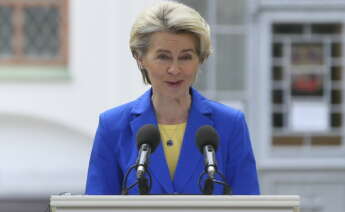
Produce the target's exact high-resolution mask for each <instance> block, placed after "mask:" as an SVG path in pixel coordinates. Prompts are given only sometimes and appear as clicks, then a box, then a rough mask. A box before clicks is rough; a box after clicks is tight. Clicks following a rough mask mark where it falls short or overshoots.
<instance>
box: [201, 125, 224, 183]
mask: <svg viewBox="0 0 345 212" xmlns="http://www.w3.org/2000/svg"><path fill="white" fill-rule="evenodd" d="M218 142H219V137H218V134H217V132H216V130H215V129H214V128H213V127H212V126H209V125H205V126H202V127H200V128H199V130H198V131H197V133H196V145H197V147H198V149H199V150H200V152H201V153H202V154H204V157H205V170H206V171H207V173H208V176H209V177H210V178H211V179H214V176H215V173H217V161H216V151H217V147H218Z"/></svg>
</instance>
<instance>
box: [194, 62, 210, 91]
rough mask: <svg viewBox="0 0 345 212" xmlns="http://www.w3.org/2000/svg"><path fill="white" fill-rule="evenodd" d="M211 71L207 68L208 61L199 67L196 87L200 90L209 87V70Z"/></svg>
mask: <svg viewBox="0 0 345 212" xmlns="http://www.w3.org/2000/svg"><path fill="white" fill-rule="evenodd" d="M208 71H210V70H209V69H208V68H207V62H206V63H204V64H202V65H201V66H200V68H199V72H198V76H197V79H196V81H195V84H194V87H195V88H196V89H198V90H206V89H207V72H208Z"/></svg>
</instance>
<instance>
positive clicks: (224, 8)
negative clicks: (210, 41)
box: [216, 0, 246, 25]
mask: <svg viewBox="0 0 345 212" xmlns="http://www.w3.org/2000/svg"><path fill="white" fill-rule="evenodd" d="M216 2H217V13H216V14H217V23H218V24H224V25H242V24H244V19H245V15H246V9H245V8H246V1H245V0H218V1H216Z"/></svg>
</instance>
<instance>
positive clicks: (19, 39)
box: [0, 0, 69, 66]
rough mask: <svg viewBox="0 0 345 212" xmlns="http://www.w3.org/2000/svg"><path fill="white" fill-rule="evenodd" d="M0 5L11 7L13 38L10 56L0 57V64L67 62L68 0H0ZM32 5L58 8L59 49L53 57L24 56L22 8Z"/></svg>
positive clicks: (30, 64) (54, 63) (50, 64)
mask: <svg viewBox="0 0 345 212" xmlns="http://www.w3.org/2000/svg"><path fill="white" fill-rule="evenodd" d="M0 6H5V7H12V8H13V14H12V27H13V39H12V42H11V47H12V48H13V57H12V58H0V65H1V66H13V65H28V66H61V65H67V64H68V57H69V56H68V46H69V43H68V35H69V26H68V20H69V12H68V8H69V7H68V0H35V1H32V0H15V1H14V0H0ZM33 6H47V7H51V6H52V7H56V8H58V9H59V14H60V17H59V18H60V22H59V23H60V24H59V39H60V42H59V43H60V48H59V49H60V51H59V54H58V55H57V57H56V58H54V59H43V58H35V59H32V58H30V57H26V56H25V55H24V53H23V36H24V35H23V26H24V25H23V22H24V13H23V9H24V8H28V7H33Z"/></svg>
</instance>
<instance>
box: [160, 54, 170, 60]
mask: <svg viewBox="0 0 345 212" xmlns="http://www.w3.org/2000/svg"><path fill="white" fill-rule="evenodd" d="M157 58H158V59H160V60H168V59H170V57H169V56H168V55H165V54H160V55H158V56H157Z"/></svg>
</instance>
